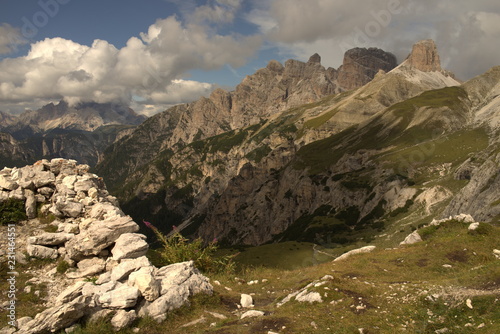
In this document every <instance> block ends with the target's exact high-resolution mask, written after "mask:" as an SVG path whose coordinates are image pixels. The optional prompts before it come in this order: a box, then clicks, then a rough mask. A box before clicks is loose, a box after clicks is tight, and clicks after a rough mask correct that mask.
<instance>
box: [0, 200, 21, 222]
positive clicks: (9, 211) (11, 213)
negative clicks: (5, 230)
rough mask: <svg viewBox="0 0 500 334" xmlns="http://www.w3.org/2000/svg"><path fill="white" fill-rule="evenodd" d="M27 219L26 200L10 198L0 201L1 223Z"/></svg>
mask: <svg viewBox="0 0 500 334" xmlns="http://www.w3.org/2000/svg"><path fill="white" fill-rule="evenodd" d="M26 219H27V217H26V212H25V211H24V201H21V200H15V199H9V200H7V201H5V202H1V203H0V225H6V224H10V223H17V222H20V221H21V220H26Z"/></svg>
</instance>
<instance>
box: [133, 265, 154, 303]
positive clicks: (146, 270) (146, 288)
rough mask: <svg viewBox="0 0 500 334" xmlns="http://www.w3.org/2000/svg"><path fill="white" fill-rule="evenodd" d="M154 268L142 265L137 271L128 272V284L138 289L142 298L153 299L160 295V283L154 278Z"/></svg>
mask: <svg viewBox="0 0 500 334" xmlns="http://www.w3.org/2000/svg"><path fill="white" fill-rule="evenodd" d="M155 269H156V268H154V267H153V266H151V267H142V268H141V269H139V270H138V271H135V272H133V273H131V274H130V276H129V279H128V285H130V286H135V287H136V288H138V289H139V291H140V292H141V294H142V296H143V297H144V299H146V300H147V301H150V302H151V301H153V300H155V299H156V298H158V297H159V296H160V292H161V283H160V281H159V280H157V279H156V278H155Z"/></svg>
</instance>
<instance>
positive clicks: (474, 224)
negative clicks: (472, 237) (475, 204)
mask: <svg viewBox="0 0 500 334" xmlns="http://www.w3.org/2000/svg"><path fill="white" fill-rule="evenodd" d="M478 228H479V223H472V224H470V225H469V227H468V228H467V229H468V230H469V231H475V230H477V229H478Z"/></svg>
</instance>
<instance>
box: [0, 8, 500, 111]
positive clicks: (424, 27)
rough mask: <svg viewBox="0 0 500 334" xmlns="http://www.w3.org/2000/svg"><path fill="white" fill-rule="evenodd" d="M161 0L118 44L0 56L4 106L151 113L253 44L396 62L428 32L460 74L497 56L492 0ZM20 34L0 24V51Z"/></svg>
mask: <svg viewBox="0 0 500 334" xmlns="http://www.w3.org/2000/svg"><path fill="white" fill-rule="evenodd" d="M165 1H168V2H171V3H174V4H176V5H177V6H178V11H179V13H180V14H179V16H170V17H168V18H166V19H161V20H158V21H157V22H155V23H154V24H152V25H151V26H150V27H149V29H148V30H147V32H144V33H141V34H140V35H139V36H138V37H131V38H130V39H129V40H128V42H127V44H126V45H125V46H124V47H122V48H120V49H118V48H116V47H115V46H114V45H112V44H110V43H109V42H107V41H104V40H95V41H94V42H93V44H92V45H90V46H87V45H80V44H78V43H75V42H73V41H70V40H66V39H62V38H51V39H45V40H42V41H38V42H36V43H33V44H32V45H31V48H30V51H29V53H28V54H27V55H26V56H24V57H19V58H6V59H3V60H1V61H0V110H3V111H11V112H16V111H17V112H19V111H22V109H23V108H38V107H40V106H41V105H42V104H44V103H47V102H48V101H54V100H57V99H61V98H65V99H66V100H67V101H68V102H70V103H78V102H80V101H96V102H118V101H122V102H124V103H131V104H132V107H133V108H134V109H136V110H138V111H139V112H141V111H142V112H144V113H147V114H152V113H155V112H158V111H162V110H164V109H166V107H168V106H170V105H173V104H177V103H183V102H189V101H192V100H195V99H197V98H198V97H199V96H202V95H208V94H209V93H210V92H211V91H212V90H213V89H214V85H212V84H209V83H204V82H198V81H195V80H189V76H188V75H187V74H188V73H189V72H190V71H192V70H195V69H201V70H206V71H210V70H217V69H220V68H223V67H226V68H229V69H232V68H238V67H240V66H243V65H245V64H246V63H247V61H248V59H250V57H252V56H254V55H255V54H258V52H259V50H260V51H265V52H262V54H269V53H272V54H274V55H276V56H277V57H276V58H278V60H280V61H284V60H286V59H288V58H294V59H300V60H307V59H308V58H309V56H310V55H312V54H314V53H316V52H317V53H319V54H320V55H321V56H322V62H323V64H324V65H325V66H332V67H338V66H339V65H340V64H341V63H342V59H343V55H344V52H345V51H347V50H348V49H349V48H352V47H379V48H382V49H384V50H386V51H390V52H393V53H394V54H395V55H396V56H397V58H398V60H399V61H400V62H401V61H402V60H404V58H405V57H406V56H407V55H408V53H409V52H410V50H411V46H412V44H414V43H415V42H416V41H418V40H421V39H427V38H432V39H434V40H435V41H436V42H437V45H438V48H439V51H440V55H441V61H442V63H443V67H444V68H446V69H449V70H451V71H452V72H455V73H456V74H457V76H458V78H460V79H463V80H466V79H469V78H471V77H473V76H475V75H479V74H481V73H483V72H485V71H486V70H488V69H489V68H490V67H492V66H496V65H500V48H498V41H499V40H500V2H498V0H476V1H469V0H440V1H435V0H418V1H417V0H372V1H365V2H363V4H362V5H360V2H359V1H352V0H308V1H303V0H252V1H250V0H246V1H244V0H210V1H208V0H207V1H203V4H201V5H200V1H197V0H165ZM241 26H245V28H241ZM252 28H253V30H252ZM220 31H225V33H220ZM238 32H240V33H238ZM25 43H27V41H26V40H25V39H24V38H23V37H22V36H21V34H20V32H19V29H17V28H15V27H12V26H10V25H8V24H3V25H0V55H2V54H4V55H5V54H9V53H10V52H12V51H14V50H15V49H16V48H17V47H18V46H20V45H23V44H25ZM263 49H265V50H263ZM269 50H272V52H269ZM269 60H270V59H265V61H269ZM247 74H250V73H247Z"/></svg>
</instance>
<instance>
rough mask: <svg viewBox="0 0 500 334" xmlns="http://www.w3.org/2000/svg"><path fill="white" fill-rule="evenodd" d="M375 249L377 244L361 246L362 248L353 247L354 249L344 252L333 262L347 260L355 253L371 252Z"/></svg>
mask: <svg viewBox="0 0 500 334" xmlns="http://www.w3.org/2000/svg"><path fill="white" fill-rule="evenodd" d="M374 249H375V246H365V247H361V248H358V249H353V250H352V251H349V252H347V253H344V254H342V255H340V256H339V257H337V258H336V259H334V260H333V262H336V261H341V260H345V259H347V258H348V257H349V256H352V255H355V254H362V253H370V252H372V251H373V250H374Z"/></svg>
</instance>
